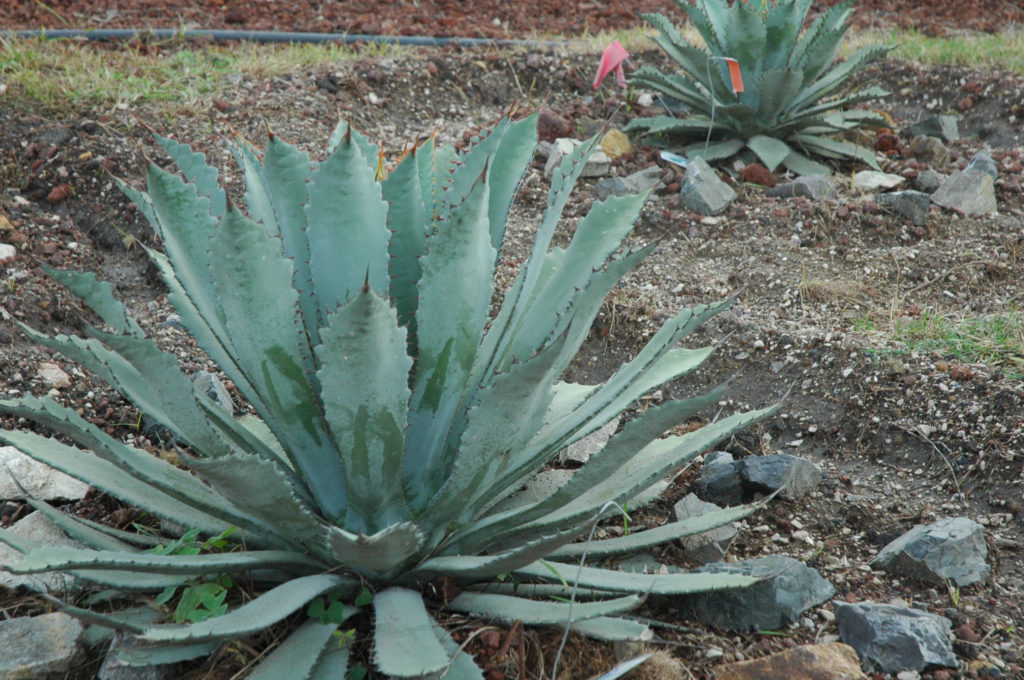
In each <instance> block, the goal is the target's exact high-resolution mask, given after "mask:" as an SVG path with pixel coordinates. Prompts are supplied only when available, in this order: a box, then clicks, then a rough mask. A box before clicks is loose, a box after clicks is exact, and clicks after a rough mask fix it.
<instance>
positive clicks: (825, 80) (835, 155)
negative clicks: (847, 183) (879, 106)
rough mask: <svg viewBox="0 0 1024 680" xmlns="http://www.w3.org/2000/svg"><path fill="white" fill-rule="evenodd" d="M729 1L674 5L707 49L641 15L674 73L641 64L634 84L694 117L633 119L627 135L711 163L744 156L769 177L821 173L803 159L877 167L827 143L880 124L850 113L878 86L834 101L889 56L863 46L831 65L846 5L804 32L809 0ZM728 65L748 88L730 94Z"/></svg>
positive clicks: (868, 154) (846, 146)
mask: <svg viewBox="0 0 1024 680" xmlns="http://www.w3.org/2000/svg"><path fill="white" fill-rule="evenodd" d="M728 1H729V0H692V2H691V1H690V0H676V4H678V5H679V7H680V8H681V9H682V10H683V11H684V12H685V13H686V15H687V17H688V18H689V19H690V21H691V23H692V24H693V26H694V27H695V28H696V29H697V31H698V32H699V33H700V35H701V37H702V38H703V39H704V42H705V44H706V45H707V49H701V48H698V47H695V46H693V45H690V44H689V43H687V42H686V40H685V39H683V37H682V36H681V35H680V34H679V31H677V30H676V28H675V26H673V25H672V23H671V22H670V21H669V19H668V18H666V17H665V16H664V15H661V14H645V15H644V19H646V20H647V22H648V23H650V24H651V25H652V26H654V27H655V28H656V29H658V33H659V35H658V36H657V37H655V38H654V39H653V40H654V42H655V43H657V44H658V46H659V47H661V49H662V50H664V51H665V53H666V54H667V55H668V56H669V57H671V58H672V59H673V60H674V61H675V62H676V65H677V67H678V69H679V72H678V73H665V72H663V71H661V70H660V69H657V68H654V67H651V66H643V67H641V68H640V69H638V70H637V71H636V73H635V74H634V75H633V76H632V81H633V82H634V83H636V84H638V85H641V86H643V87H649V88H651V89H653V90H656V91H658V92H661V93H662V94H664V95H667V96H669V97H671V98H673V99H676V100H678V101H680V102H681V103H683V104H685V105H686V106H688V107H689V108H691V109H692V110H693V114H692V115H688V116H682V117H675V116H672V115H659V116H652V117H643V118H636V119H634V120H633V121H631V122H630V124H629V126H628V129H632V130H646V131H647V133H648V134H650V135H657V136H661V137H664V138H666V139H667V140H669V141H682V142H687V141H689V142H690V144H689V145H688V146H686V147H685V151H686V153H687V154H689V155H690V156H693V157H696V156H703V157H705V158H707V159H708V160H715V159H724V158H728V157H731V156H733V155H736V154H741V153H742V154H743V155H745V156H746V157H748V158H750V159H751V160H754V159H756V160H758V161H760V162H761V163H763V164H764V165H765V166H767V167H768V169H769V170H775V168H777V167H779V166H780V165H781V166H785V167H786V168H788V169H789V170H792V171H794V172H797V173H799V174H808V173H823V174H828V172H829V170H828V168H827V167H826V166H824V165H822V164H821V163H818V162H817V161H814V160H811V159H810V158H808V154H810V155H815V156H823V157H825V158H832V159H847V160H858V161H861V162H863V163H866V164H867V165H870V166H871V167H875V168H877V163H876V161H875V156H874V152H873V149H871V148H870V147H864V146H860V145H857V144H855V143H853V142H849V141H843V140H838V139H835V138H833V136H834V135H837V134H839V133H843V132H847V131H849V130H854V129H856V128H858V127H861V126H869V125H876V126H877V125H883V124H884V123H885V121H884V119H883V118H882V117H881V116H880V115H878V114H876V113H873V112H869V111H864V110H856V109H855V110H848V109H849V107H851V106H854V105H856V104H860V103H863V102H867V101H870V100H873V99H878V98H880V97H884V96H886V95H887V94H888V93H887V92H886V91H884V90H882V89H881V88H878V87H867V88H864V89H862V90H860V91H858V92H854V93H851V94H847V95H843V96H839V97H836V96H834V95H835V93H836V91H837V90H839V88H841V87H842V86H843V85H844V84H846V82H847V81H848V80H849V78H850V76H851V75H853V74H854V73H856V72H857V71H859V70H860V69H862V68H864V67H865V66H867V65H868V64H870V63H871V62H873V61H875V60H876V59H878V58H880V57H882V56H884V55H885V54H886V53H887V52H888V51H889V50H890V49H892V48H891V47H883V46H880V45H873V46H868V47H864V48H861V49H860V50H859V51H857V52H856V53H855V54H854V55H853V56H851V57H849V58H848V59H846V60H844V61H836V55H837V54H838V52H839V45H840V43H841V41H842V39H843V36H844V35H845V33H846V30H847V28H848V24H847V20H848V19H849V16H850V14H851V13H852V11H853V10H852V7H851V5H852V0H851V1H848V2H843V3H839V4H837V5H834V6H832V7H831V8H829V9H828V10H826V11H825V12H824V13H822V14H821V15H820V16H819V17H818V18H817V19H816V20H815V21H814V22H813V23H812V24H811V26H810V27H809V28H808V29H807V30H806V31H802V30H801V28H802V26H803V24H804V20H805V18H806V16H807V12H808V10H809V9H810V7H811V0H772V2H769V3H760V2H746V1H744V0H734V2H733V3H732V5H729V4H728ZM726 58H728V59H735V60H736V61H737V62H739V66H740V71H741V73H742V74H743V81H744V84H745V87H744V88H743V90H742V91H741V92H735V91H734V90H733V89H732V87H731V84H730V80H729V78H728V77H727V75H726V71H727V65H726V63H725V61H724V59H726ZM709 133H710V141H709V139H708V138H709ZM695 140H699V141H697V142H696V143H694V141H695Z"/></svg>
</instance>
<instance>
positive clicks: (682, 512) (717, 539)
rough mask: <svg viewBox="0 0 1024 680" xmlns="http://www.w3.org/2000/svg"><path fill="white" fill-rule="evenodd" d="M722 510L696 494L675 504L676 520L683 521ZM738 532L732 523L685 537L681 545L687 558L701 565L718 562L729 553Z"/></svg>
mask: <svg viewBox="0 0 1024 680" xmlns="http://www.w3.org/2000/svg"><path fill="white" fill-rule="evenodd" d="M721 509H722V508H720V507H718V506H717V505H715V504H714V503H707V502H705V501H702V500H701V499H699V498H697V495H696V494H692V493H691V494H687V495H686V496H685V497H684V498H683V499H682V500H680V501H679V502H678V503H676V504H675V507H674V511H675V514H676V520H679V521H682V520H684V519H690V518H692V517H700V516H702V515H708V514H710V513H712V512H718V511H719V510H721ZM737 533H738V531H737V530H736V527H734V526H733V525H732V524H731V523H730V524H726V525H724V526H720V527H717V528H715V529H712V530H711V531H705V532H703V533H699V534H694V535H692V536H683V537H682V538H680V539H679V543H680V544H681V545H682V546H683V552H684V553H686V554H687V556H689V557H692V558H693V559H695V560H697V561H699V562H700V563H701V564H707V563H708V562H718V561H719V560H721V559H722V558H723V557H725V554H726V553H727V552H728V551H729V546H731V545H732V542H733V541H734V540H735V539H736V534H737Z"/></svg>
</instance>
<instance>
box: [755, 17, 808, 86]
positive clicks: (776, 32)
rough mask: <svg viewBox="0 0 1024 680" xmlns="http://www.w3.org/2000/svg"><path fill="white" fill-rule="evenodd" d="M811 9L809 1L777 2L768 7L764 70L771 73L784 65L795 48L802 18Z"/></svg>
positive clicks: (802, 21)
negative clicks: (770, 47) (769, 47)
mask: <svg viewBox="0 0 1024 680" xmlns="http://www.w3.org/2000/svg"><path fill="white" fill-rule="evenodd" d="M810 8H811V0H795V1H794V2H777V3H775V4H773V5H769V6H768V14H767V15H766V17H765V44H766V45H771V46H772V49H765V55H764V70H765V71H766V72H767V71H771V70H774V69H777V68H781V67H783V66H785V65H786V62H787V61H788V59H789V55H790V54H791V53H792V51H793V48H794V47H795V46H796V41H797V38H798V37H799V35H800V30H801V28H802V27H803V24H804V17H806V16H807V12H808V10H809V9H810Z"/></svg>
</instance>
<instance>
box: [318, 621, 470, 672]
mask: <svg viewBox="0 0 1024 680" xmlns="http://www.w3.org/2000/svg"><path fill="white" fill-rule="evenodd" d="M432 628H433V630H434V635H436V636H437V639H438V641H439V642H440V643H441V646H442V647H444V649H445V651H446V652H448V654H449V656H451V657H452V660H451V663H449V665H448V667H447V668H445V669H444V670H441V671H439V672H438V673H436V674H434V675H428V676H426V678H424V680H484V674H483V671H481V670H480V669H479V668H477V665H476V664H475V663H473V657H471V656H470V655H469V654H467V653H466V652H464V651H462V647H461V646H460V645H459V644H458V643H457V642H455V640H453V639H452V636H451V633H449V632H448V631H446V630H445V629H444V628H442V627H441V626H439V625H437V624H436V623H435V624H434V625H433V626H432ZM324 680H328V679H327V678H325V679H324Z"/></svg>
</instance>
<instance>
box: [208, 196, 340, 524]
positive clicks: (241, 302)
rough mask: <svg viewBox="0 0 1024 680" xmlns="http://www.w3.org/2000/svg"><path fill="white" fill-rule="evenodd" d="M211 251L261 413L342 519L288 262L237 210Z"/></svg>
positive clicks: (326, 506) (336, 469)
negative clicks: (252, 271)
mask: <svg viewBox="0 0 1024 680" xmlns="http://www.w3.org/2000/svg"><path fill="white" fill-rule="evenodd" d="M211 248H212V251H211V252H212V255H213V257H214V258H215V259H216V261H217V262H218V266H217V267H216V270H215V271H214V272H213V275H214V288H215V290H216V292H217V296H218V298H219V299H220V301H221V304H222V309H223V312H222V314H223V315H224V322H225V326H226V328H227V331H228V333H229V335H230V337H231V339H232V342H233V344H234V345H235V346H240V347H246V348H248V351H246V352H241V353H239V355H238V360H239V365H240V366H241V367H242V369H243V371H245V374H246V375H247V376H248V377H249V379H250V381H251V382H252V383H253V385H255V386H256V389H257V391H258V392H259V394H260V395H261V397H262V399H263V402H264V403H266V404H267V405H268V406H269V409H268V410H266V411H265V412H261V413H260V415H261V416H262V417H263V420H264V421H265V422H266V423H267V425H268V426H269V427H270V428H271V430H273V431H274V434H275V435H276V436H277V438H278V439H279V440H280V441H281V442H282V444H283V445H284V449H285V451H287V452H288V453H289V456H290V461H291V463H292V465H293V466H294V468H295V469H296V470H297V471H299V473H300V474H301V476H302V480H303V482H304V483H305V484H306V485H307V486H308V487H309V489H310V491H311V492H312V494H313V496H314V498H316V501H317V504H318V505H319V506H320V507H321V508H322V510H323V512H324V513H325V515H326V516H328V517H331V518H334V517H338V516H339V515H341V514H342V513H343V512H344V509H345V479H344V471H343V468H342V466H341V463H340V462H339V461H338V457H337V453H336V451H335V447H334V445H333V443H332V441H331V438H330V435H329V434H328V432H327V429H326V426H325V424H324V422H323V419H322V417H321V414H320V408H319V405H318V402H317V399H316V396H315V395H314V394H313V392H312V388H311V386H310V384H309V382H308V381H307V380H306V378H305V373H304V369H303V366H304V364H305V362H304V361H303V359H302V354H303V352H302V350H301V349H300V344H301V343H300V341H299V333H298V326H297V325H296V304H297V301H298V294H297V293H296V291H295V289H293V288H292V287H291V280H292V268H291V263H290V262H289V261H287V260H285V259H283V257H282V256H281V244H280V242H279V241H278V239H272V238H269V237H267V235H266V233H265V232H264V231H263V229H262V228H260V227H259V225H257V224H255V223H254V222H253V221H252V220H250V219H249V218H247V217H245V216H244V215H242V214H241V213H239V212H238V211H237V210H235V209H234V208H232V209H230V210H229V211H228V212H227V213H226V214H225V216H224V218H223V219H222V220H221V224H220V228H219V229H218V231H217V235H216V237H214V239H213V240H212V242H211ZM253 261H258V262H260V263H261V267H260V276H258V277H254V276H250V275H249V268H250V267H251V263H252V262H253Z"/></svg>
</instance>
